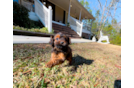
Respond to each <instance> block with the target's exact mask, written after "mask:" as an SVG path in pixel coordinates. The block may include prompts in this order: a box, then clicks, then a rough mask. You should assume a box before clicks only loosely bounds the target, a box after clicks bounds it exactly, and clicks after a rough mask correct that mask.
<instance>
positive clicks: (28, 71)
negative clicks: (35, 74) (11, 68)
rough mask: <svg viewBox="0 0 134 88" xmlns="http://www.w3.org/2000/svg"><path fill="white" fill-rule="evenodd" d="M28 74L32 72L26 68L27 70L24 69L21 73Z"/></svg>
mask: <svg viewBox="0 0 134 88" xmlns="http://www.w3.org/2000/svg"><path fill="white" fill-rule="evenodd" d="M28 73H29V74H30V73H32V71H31V70H27V71H25V72H23V73H22V74H28Z"/></svg>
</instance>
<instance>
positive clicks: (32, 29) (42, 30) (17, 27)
mask: <svg viewBox="0 0 134 88" xmlns="http://www.w3.org/2000/svg"><path fill="white" fill-rule="evenodd" d="M13 29H17V30H23V31H31V32H41V33H48V28H46V27H43V28H41V29H39V28H31V29H28V28H24V27H19V26H14V25H13ZM53 33H54V30H53V29H52V32H51V33H49V34H53Z"/></svg>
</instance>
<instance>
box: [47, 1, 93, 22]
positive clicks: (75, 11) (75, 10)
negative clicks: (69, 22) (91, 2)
mask: <svg viewBox="0 0 134 88" xmlns="http://www.w3.org/2000/svg"><path fill="white" fill-rule="evenodd" d="M48 1H50V2H52V3H53V4H55V5H57V6H59V7H60V8H62V9H63V10H65V11H66V12H68V10H69V0H48ZM80 11H82V12H81V19H94V20H95V18H94V17H93V16H92V14H90V13H89V12H88V11H87V10H86V9H85V8H84V7H83V6H82V4H81V3H80V2H79V1H77V0H71V9H70V14H71V15H72V16H73V17H75V18H76V17H77V18H79V15H80Z"/></svg>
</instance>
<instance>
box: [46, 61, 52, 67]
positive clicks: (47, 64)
mask: <svg viewBox="0 0 134 88" xmlns="http://www.w3.org/2000/svg"><path fill="white" fill-rule="evenodd" d="M45 66H46V67H48V68H51V67H52V66H53V65H52V63H49V62H48V63H46V65H45Z"/></svg>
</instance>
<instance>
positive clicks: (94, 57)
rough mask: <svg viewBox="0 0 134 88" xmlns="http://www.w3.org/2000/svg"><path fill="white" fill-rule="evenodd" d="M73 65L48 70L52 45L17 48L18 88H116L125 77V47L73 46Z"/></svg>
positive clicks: (14, 59) (16, 46)
mask: <svg viewBox="0 0 134 88" xmlns="http://www.w3.org/2000/svg"><path fill="white" fill-rule="evenodd" d="M70 47H71V48H72V51H73V65H71V66H69V65H68V62H67V61H65V62H64V63H63V64H61V65H58V66H55V67H53V68H46V67H45V64H46V63H47V62H48V61H49V60H50V55H51V49H52V47H51V46H50V45H49V44H14V45H13V87H14V88H45V87H46V88H114V81H115V80H117V79H120V78H121V46H117V45H111V44H99V43H79V44H71V45H70Z"/></svg>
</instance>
